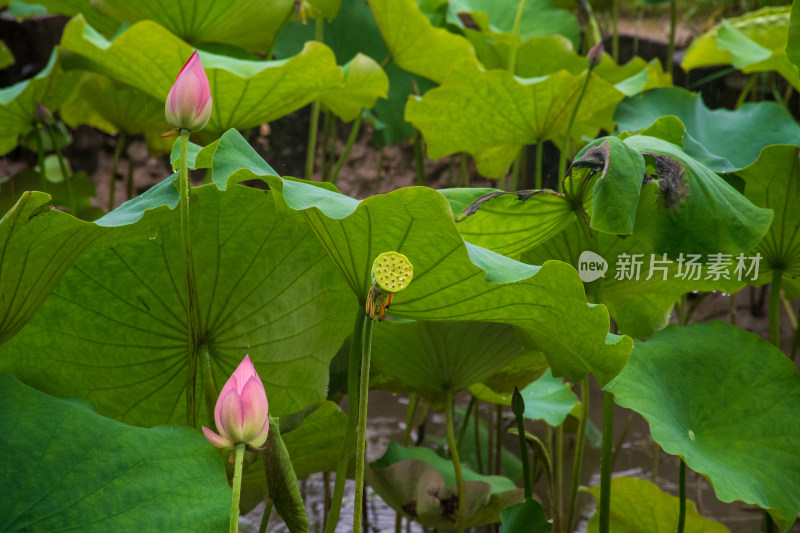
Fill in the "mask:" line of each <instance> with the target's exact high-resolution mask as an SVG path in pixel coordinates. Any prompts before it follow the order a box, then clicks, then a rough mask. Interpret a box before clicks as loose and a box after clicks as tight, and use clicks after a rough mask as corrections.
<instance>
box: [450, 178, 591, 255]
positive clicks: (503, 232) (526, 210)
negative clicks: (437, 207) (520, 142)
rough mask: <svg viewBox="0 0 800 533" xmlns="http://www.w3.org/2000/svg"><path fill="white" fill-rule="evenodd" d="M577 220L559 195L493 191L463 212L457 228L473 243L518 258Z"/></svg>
mask: <svg viewBox="0 0 800 533" xmlns="http://www.w3.org/2000/svg"><path fill="white" fill-rule="evenodd" d="M575 220H576V216H575V212H574V211H573V209H572V206H571V205H570V204H569V202H568V201H567V200H566V199H565V198H564V197H563V196H562V195H561V194H559V193H557V192H553V191H520V192H516V193H511V192H509V193H507V192H493V193H489V194H487V195H484V196H482V197H480V198H478V199H477V200H475V201H474V202H473V203H472V204H470V205H469V206H468V207H467V208H466V209H464V211H463V213H462V214H461V215H460V216H458V217H457V218H456V227H457V228H458V231H459V233H461V235H462V236H463V237H464V240H466V241H468V242H471V243H472V244H477V245H478V246H483V247H484V248H489V249H491V250H494V251H495V252H497V253H500V254H503V255H507V256H509V257H518V256H519V255H520V254H521V253H523V252H524V251H526V250H529V249H531V248H534V247H536V246H538V245H540V244H542V243H543V242H545V241H547V240H549V239H550V238H551V237H553V236H554V235H557V234H558V233H560V232H562V231H563V230H564V228H566V227H567V226H569V225H570V224H571V223H572V222H574V221H575Z"/></svg>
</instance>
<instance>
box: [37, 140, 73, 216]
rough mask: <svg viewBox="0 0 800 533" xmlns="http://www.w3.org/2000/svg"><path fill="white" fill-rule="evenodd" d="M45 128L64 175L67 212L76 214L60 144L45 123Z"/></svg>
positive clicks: (70, 177) (70, 184)
mask: <svg viewBox="0 0 800 533" xmlns="http://www.w3.org/2000/svg"><path fill="white" fill-rule="evenodd" d="M45 129H46V130H47V134H48V135H49V136H50V142H52V143H53V148H55V151H56V157H57V158H58V166H59V168H61V175H62V176H63V177H64V185H66V186H67V196H68V197H69V212H70V213H71V214H72V216H74V217H77V216H78V208H77V204H76V203H75V193H74V192H73V191H72V176H70V175H69V174H68V173H67V163H66V161H65V160H64V155H63V154H62V153H61V146H59V145H58V141H57V140H56V135H55V133H53V129H52V128H51V127H49V126H47V125H45Z"/></svg>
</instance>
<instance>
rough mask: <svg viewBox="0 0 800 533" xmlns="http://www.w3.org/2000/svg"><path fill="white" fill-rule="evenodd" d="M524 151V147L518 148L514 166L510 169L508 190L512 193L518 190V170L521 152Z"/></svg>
mask: <svg viewBox="0 0 800 533" xmlns="http://www.w3.org/2000/svg"><path fill="white" fill-rule="evenodd" d="M524 149H525V147H524V146H520V147H519V152H517V157H515V158H514V166H513V167H511V184H510V187H509V188H508V190H509V191H510V192H514V191H517V190H519V169H520V166H521V165H522V152H523V150H524Z"/></svg>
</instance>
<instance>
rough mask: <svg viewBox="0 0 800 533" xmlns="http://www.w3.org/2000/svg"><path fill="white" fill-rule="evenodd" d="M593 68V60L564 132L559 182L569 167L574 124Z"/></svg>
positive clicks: (559, 165) (559, 162) (559, 161)
mask: <svg viewBox="0 0 800 533" xmlns="http://www.w3.org/2000/svg"><path fill="white" fill-rule="evenodd" d="M592 70H594V65H593V64H592V62H591V61H590V62H589V69H588V70H587V71H586V78H584V80H583V85H581V91H580V92H579V93H578V99H577V100H576V101H575V107H573V108H572V113H571V114H570V116H569V122H567V130H566V132H565V133H564V149H563V150H561V154H560V155H559V158H558V180H559V184H560V183H561V180H562V179H563V178H564V173H565V172H566V169H567V155H568V154H569V152H570V149H571V147H570V143H571V141H570V137H571V135H572V124H573V123H574V122H575V116H576V115H577V114H578V108H579V107H580V106H581V100H583V95H584V93H586V87H588V86H589V80H590V79H591V78H592Z"/></svg>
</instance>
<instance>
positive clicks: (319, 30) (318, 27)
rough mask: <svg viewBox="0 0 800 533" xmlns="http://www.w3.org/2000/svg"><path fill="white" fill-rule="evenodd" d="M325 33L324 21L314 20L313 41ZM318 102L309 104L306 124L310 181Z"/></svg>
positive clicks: (307, 168) (307, 171)
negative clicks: (307, 122)
mask: <svg viewBox="0 0 800 533" xmlns="http://www.w3.org/2000/svg"><path fill="white" fill-rule="evenodd" d="M324 33H325V19H324V18H322V17H318V18H316V19H314V39H315V40H316V41H319V42H322V41H323V36H324ZM319 106H320V103H319V100H314V103H312V104H311V121H310V122H309V124H308V145H307V147H306V174H305V178H306V179H307V180H310V179H311V177H312V176H313V175H314V159H315V156H316V152H317V129H318V128H319Z"/></svg>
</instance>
